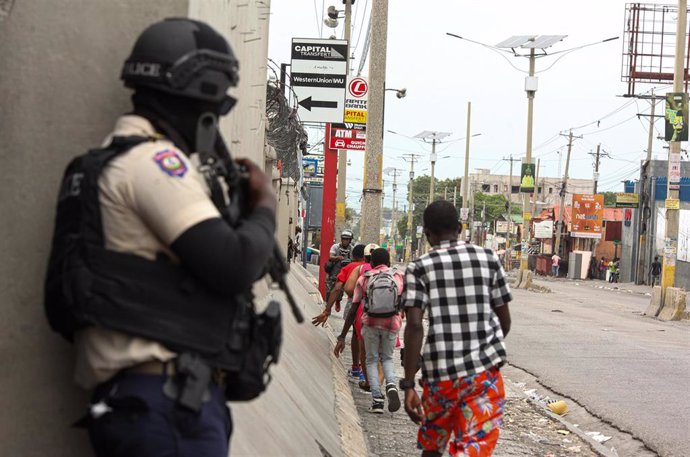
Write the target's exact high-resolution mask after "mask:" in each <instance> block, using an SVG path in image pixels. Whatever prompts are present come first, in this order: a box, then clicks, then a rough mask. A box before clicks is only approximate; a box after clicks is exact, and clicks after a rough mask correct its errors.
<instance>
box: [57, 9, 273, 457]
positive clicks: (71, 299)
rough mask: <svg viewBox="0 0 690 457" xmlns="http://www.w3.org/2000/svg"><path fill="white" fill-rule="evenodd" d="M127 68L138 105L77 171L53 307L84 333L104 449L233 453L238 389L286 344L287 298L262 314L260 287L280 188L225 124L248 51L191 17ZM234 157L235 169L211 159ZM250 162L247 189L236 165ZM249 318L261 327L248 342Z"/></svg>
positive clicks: (97, 442)
mask: <svg viewBox="0 0 690 457" xmlns="http://www.w3.org/2000/svg"><path fill="white" fill-rule="evenodd" d="M122 79H123V80H124V83H125V85H126V86H127V87H129V88H132V89H134V95H133V97H132V101H133V104H134V109H133V112H132V113H131V114H126V115H123V116H122V117H120V118H119V119H118V120H117V122H116V124H115V128H114V131H113V132H112V134H111V135H109V137H108V138H107V139H106V140H105V143H104V146H103V147H102V148H100V149H93V150H91V151H89V152H88V153H87V154H84V155H81V156H79V157H77V158H75V159H74V160H73V161H72V162H71V163H70V165H69V166H68V168H67V171H66V173H65V179H64V183H63V188H62V191H61V194H60V196H59V200H58V209H57V217H56V223H55V230H54V236H53V245H52V251H51V257H50V260H49V265H48V272H47V274H46V284H45V306H46V313H47V316H48V320H49V322H50V324H51V326H52V327H53V329H54V330H56V331H58V332H60V333H62V334H63V336H65V337H66V338H68V339H69V340H70V341H73V342H74V346H75V350H76V369H75V375H74V377H75V380H76V382H77V384H79V385H80V386H81V387H83V388H85V389H89V390H93V396H92V401H91V405H90V407H89V408H88V411H87V414H86V416H85V417H84V418H83V419H82V420H81V421H80V422H79V424H80V425H81V426H84V427H86V429H87V430H88V433H89V437H90V439H91V444H92V446H93V448H94V450H95V454H96V456H97V457H143V456H146V457H159V456H160V457H163V456H176V457H221V456H223V457H224V456H227V455H228V450H229V444H228V442H229V438H230V434H231V432H232V421H231V418H230V412H229V410H228V408H227V407H226V400H239V399H243V400H249V399H252V398H254V397H256V396H257V395H258V394H259V393H260V392H262V391H263V390H264V388H265V382H266V381H265V379H266V376H267V374H268V373H267V372H266V371H265V369H266V366H267V364H268V365H270V361H269V354H277V351H278V349H279V344H280V343H279V339H276V338H275V337H274V336H275V335H276V334H277V333H276V332H279V331H280V328H279V325H280V321H279V319H278V318H273V317H271V316H275V315H276V314H275V306H277V304H276V303H273V304H271V305H269V307H268V311H266V313H264V315H262V316H254V315H253V314H252V313H253V312H254V311H253V310H254V308H253V305H252V304H251V299H248V298H247V297H249V294H250V293H251V288H252V284H253V283H254V282H255V281H256V280H258V279H259V278H260V277H262V276H263V275H264V274H265V267H266V265H267V263H268V260H269V258H271V256H272V255H273V253H274V248H275V242H274V236H273V234H274V231H275V211H276V196H275V193H274V190H273V187H272V184H271V180H270V178H269V177H268V176H267V175H266V174H264V173H263V171H261V169H260V168H259V167H258V166H257V165H255V164H254V163H252V162H250V161H248V160H241V161H237V162H234V161H233V160H232V159H231V157H230V155H229V151H228V150H227V149H226V147H225V143H224V141H223V139H222V137H221V136H220V134H219V132H218V131H217V128H216V125H217V120H218V117H220V116H223V115H225V114H227V113H228V112H229V111H230V109H231V108H232V106H233V105H234V103H235V100H234V99H232V98H231V97H229V96H228V95H226V92H227V90H228V89H229V88H230V87H232V86H236V84H237V81H238V62H237V60H236V59H235V56H234V54H233V52H232V50H231V48H230V46H229V44H228V43H227V42H226V40H225V38H223V37H222V36H221V35H220V34H219V33H217V32H216V31H215V30H214V29H212V28H211V27H210V26H208V25H206V24H205V23H202V22H199V21H194V20H189V19H184V18H175V19H167V20H164V21H161V22H158V23H155V24H153V25H151V26H150V27H149V28H147V29H146V30H145V31H144V32H143V33H142V34H141V35H140V36H139V38H138V39H137V41H136V43H135V45H134V49H133V50H132V53H131V55H130V57H129V58H128V60H127V61H126V62H125V64H124V68H123V70H122ZM109 110H111V109H110V108H109V109H107V110H106V111H109ZM221 161H222V163H223V164H224V168H225V170H224V171H223V173H226V174H223V173H221V172H220V171H218V172H216V171H215V169H212V168H211V167H207V165H208V163H219V162H221ZM201 164H205V165H204V167H202V166H201ZM240 171H241V172H242V173H243V174H244V175H246V176H247V181H246V187H244V189H245V192H246V195H245V197H246V201H244V200H243V201H242V202H240V201H238V199H237V195H239V194H238V193H237V192H235V191H236V190H237V189H236V188H232V187H231V184H232V182H231V180H230V179H229V176H230V174H231V173H235V174H234V175H233V176H240ZM223 184H225V186H223ZM224 187H227V188H229V189H231V190H233V194H232V195H230V194H229V193H226V192H225V190H224ZM228 202H229V204H230V206H228ZM245 203H246V204H245ZM240 205H241V206H242V207H244V208H246V211H247V212H245V213H241V212H240V209H239V208H240ZM232 214H237V215H241V216H240V217H241V218H242V220H241V221H240V220H239V217H238V218H234V217H233V216H232ZM240 222H241V223H240ZM238 259H241V261H238ZM65 284H66V285H68V286H66V287H63V285H65ZM65 289H69V292H70V293H69V294H66V293H64V291H65ZM274 305H275V306H274ZM238 311H242V312H241V313H240V312H238ZM269 311H270V313H269ZM271 313H273V314H271ZM245 315H246V316H247V317H246V318H244V317H237V316H245ZM240 319H241V321H240ZM248 319H252V320H251V321H249V320H248ZM255 321H262V322H264V324H263V325H264V326H263V327H256V325H255V324H253V322H255ZM232 323H237V324H241V325H242V326H245V325H246V327H240V326H237V327H235V326H231V325H229V324H232ZM237 328H247V332H248V334H247V335H244V336H242V335H240V336H242V338H239V339H240V340H243V339H244V341H245V342H243V343H240V344H239V345H237V344H235V342H236V341H237V340H238V338H237V336H238V335H237V330H236V329H237ZM182 329H184V331H182ZM245 336H246V338H244V337H245ZM258 339H261V341H258ZM231 341H232V343H231ZM256 341H258V342H256ZM245 343H246V344H245ZM231 344H232V346H231ZM232 351H236V352H232ZM262 351H263V352H262ZM247 354H251V357H248V356H247ZM251 360H255V362H256V364H254V363H253V362H252V361H251ZM240 361H241V362H243V363H240V364H238V362H240ZM245 361H247V362H246V364H245V363H244V362H245ZM235 364H237V365H235ZM236 366H242V367H243V368H242V370H243V371H242V376H237V374H238V371H237V370H236V369H234V371H233V368H231V367H236ZM254 369H255V370H254Z"/></svg>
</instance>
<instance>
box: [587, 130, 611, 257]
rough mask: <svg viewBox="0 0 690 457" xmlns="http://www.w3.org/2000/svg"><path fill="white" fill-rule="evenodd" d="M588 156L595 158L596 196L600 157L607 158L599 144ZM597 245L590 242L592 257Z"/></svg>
mask: <svg viewBox="0 0 690 457" xmlns="http://www.w3.org/2000/svg"><path fill="white" fill-rule="evenodd" d="M589 154H590V155H593V156H595V159H594V194H595V195H596V193H597V190H598V188H599V163H600V161H601V157H609V154H608V152H606V151H604V153H603V154H602V153H601V143H599V144H598V145H597V152H596V154H595V153H591V152H590V153H589ZM596 245H597V240H596V239H592V240H590V245H589V247H590V251H592V256H594V250H595V248H596Z"/></svg>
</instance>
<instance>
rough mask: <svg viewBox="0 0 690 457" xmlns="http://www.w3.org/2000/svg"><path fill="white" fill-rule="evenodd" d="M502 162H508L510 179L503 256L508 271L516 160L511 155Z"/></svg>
mask: <svg viewBox="0 0 690 457" xmlns="http://www.w3.org/2000/svg"><path fill="white" fill-rule="evenodd" d="M503 160H505V161H506V162H508V161H509V162H510V179H509V180H508V234H507V235H508V236H507V237H506V255H505V262H506V270H510V269H511V268H512V266H513V265H512V263H513V262H512V255H511V251H510V236H511V235H512V234H513V202H512V197H513V162H515V161H516V160H517V159H513V155H512V154H511V155H510V159H503Z"/></svg>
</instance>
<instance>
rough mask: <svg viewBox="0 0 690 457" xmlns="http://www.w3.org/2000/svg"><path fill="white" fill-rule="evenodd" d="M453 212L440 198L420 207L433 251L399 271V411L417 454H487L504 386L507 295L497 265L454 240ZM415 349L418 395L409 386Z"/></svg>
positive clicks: (498, 421) (456, 229)
mask: <svg viewBox="0 0 690 457" xmlns="http://www.w3.org/2000/svg"><path fill="white" fill-rule="evenodd" d="M459 229H460V226H459V223H458V212H457V210H456V209H455V207H454V206H453V205H452V204H451V203H449V202H447V201H435V202H433V203H431V204H430V205H429V206H428V207H427V208H426V210H425V211H424V233H425V235H426V237H427V240H428V241H429V243H430V244H431V245H432V246H433V250H432V251H431V252H429V253H428V254H425V255H423V256H421V257H420V258H418V259H417V260H415V261H414V262H412V263H411V264H410V265H409V266H408V268H407V273H406V277H405V293H404V295H403V306H404V307H405V310H406V313H407V326H406V329H405V379H403V380H401V381H400V387H401V389H403V390H404V391H405V410H406V411H407V414H408V415H409V416H410V418H411V419H412V420H413V421H414V422H416V423H418V424H420V429H419V433H418V435H417V447H418V448H420V449H422V450H423V453H422V456H429V457H430V456H441V455H443V453H444V452H445V450H446V447H447V446H448V443H449V441H451V439H450V438H451V434H454V435H455V437H454V440H452V441H451V442H450V449H449V451H450V454H451V455H471V456H490V455H491V454H492V453H493V449H494V447H495V446H496V442H497V440H498V434H499V427H500V426H501V424H502V416H503V405H504V403H505V392H504V390H503V379H502V377H501V373H500V371H499V367H500V366H501V365H502V364H503V363H504V362H505V360H506V351H505V345H504V343H503V338H504V337H505V335H507V334H508V331H509V330H510V312H509V311H508V302H510V301H511V300H512V296H511V293H510V288H509V287H508V285H507V284H506V281H505V277H504V272H503V268H502V267H501V264H500V262H499V260H498V258H497V257H496V255H495V254H494V253H493V251H491V250H489V249H483V248H481V247H479V246H474V245H471V244H465V243H463V242H459V241H457V238H458V232H459ZM425 311H426V312H427V314H428V319H429V333H428V335H427V340H426V344H425V345H424V351H423V352H422V359H423V360H422V362H421V365H422V378H421V380H420V385H421V386H422V387H423V394H422V399H421V401H420V398H419V395H418V394H417V392H416V391H415V383H414V377H415V373H416V371H417V369H418V365H419V360H418V359H419V355H420V351H421V349H422V340H423V337H424V329H423V327H422V316H423V314H424V312H425Z"/></svg>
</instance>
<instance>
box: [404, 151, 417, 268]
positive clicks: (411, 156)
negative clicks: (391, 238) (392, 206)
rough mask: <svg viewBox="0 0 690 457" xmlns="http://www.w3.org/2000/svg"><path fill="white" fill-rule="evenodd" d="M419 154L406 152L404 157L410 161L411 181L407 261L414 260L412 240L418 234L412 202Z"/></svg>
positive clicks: (409, 186)
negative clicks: (415, 165)
mask: <svg viewBox="0 0 690 457" xmlns="http://www.w3.org/2000/svg"><path fill="white" fill-rule="evenodd" d="M417 157H419V155H418V154H406V155H405V156H403V158H404V159H405V160H406V161H408V162H410V181H409V184H408V189H407V236H408V240H407V246H405V262H410V261H411V260H412V258H411V257H412V240H413V239H414V238H415V237H416V236H417V234H416V231H413V230H412V222H413V217H414V211H413V210H414V203H413V202H412V187H413V184H414V163H415V162H416V161H417Z"/></svg>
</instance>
